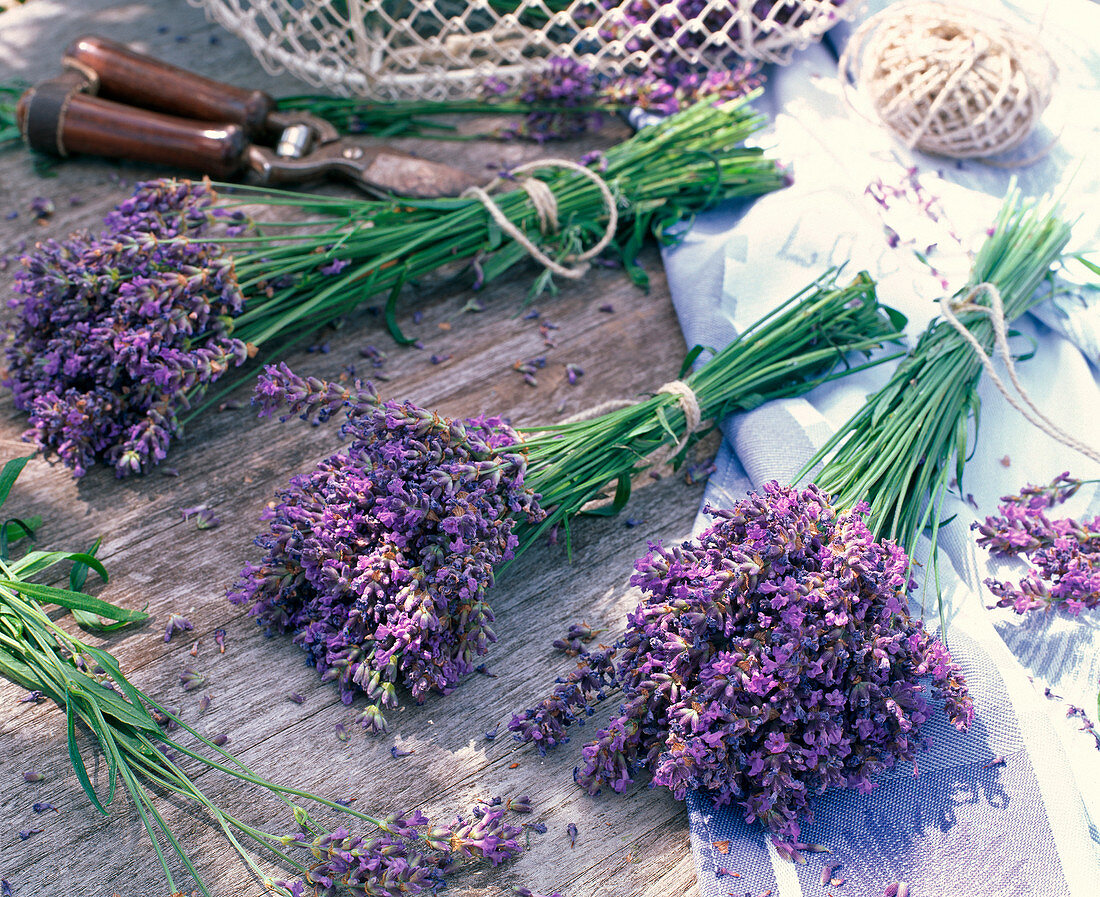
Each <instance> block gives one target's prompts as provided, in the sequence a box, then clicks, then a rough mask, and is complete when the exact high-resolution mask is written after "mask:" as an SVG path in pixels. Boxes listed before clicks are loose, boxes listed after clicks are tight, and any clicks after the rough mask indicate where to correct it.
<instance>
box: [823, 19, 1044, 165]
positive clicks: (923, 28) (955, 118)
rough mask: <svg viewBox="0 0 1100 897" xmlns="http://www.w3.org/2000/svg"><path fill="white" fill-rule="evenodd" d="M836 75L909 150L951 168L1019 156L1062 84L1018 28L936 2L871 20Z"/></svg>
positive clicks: (1032, 39) (1040, 48)
mask: <svg viewBox="0 0 1100 897" xmlns="http://www.w3.org/2000/svg"><path fill="white" fill-rule="evenodd" d="M840 70H841V76H842V77H843V78H844V79H846V81H847V82H848V83H849V84H855V86H856V87H857V89H858V90H859V91H860V92H861V93H862V94H863V95H864V96H865V97H867V99H868V100H869V101H870V103H871V105H872V106H873V107H874V109H875V111H876V112H877V113H878V115H879V117H880V118H881V119H882V121H883V122H884V123H885V124H886V126H887V127H888V128H889V129H890V130H891V131H893V132H894V133H895V134H896V135H897V136H898V137H900V138H901V139H902V140H904V141H905V143H907V144H908V145H909V146H910V147H911V148H915V149H918V150H921V151H923V152H926V153H933V154H935V155H939V156H950V157H951V158H954V159H968V158H980V157H983V156H993V155H996V154H998V153H1003V152H1006V151H1008V150H1011V149H1015V148H1016V147H1017V146H1019V145H1020V144H1021V143H1022V142H1023V141H1024V139H1025V138H1026V137H1027V136H1028V134H1030V133H1031V130H1032V128H1034V126H1035V124H1036V122H1038V120H1039V117H1040V116H1041V115H1042V114H1043V110H1044V109H1046V107H1047V104H1048V103H1049V102H1050V98H1051V93H1052V90H1053V87H1054V80H1055V78H1056V77H1057V74H1058V70H1057V67H1056V66H1055V64H1054V61H1053V60H1052V59H1051V57H1050V55H1049V54H1048V53H1047V52H1046V50H1045V49H1044V48H1043V46H1042V44H1040V43H1039V41H1038V40H1037V39H1036V38H1035V37H1033V36H1032V35H1031V34H1028V33H1027V32H1026V31H1025V30H1024V29H1023V28H1022V27H1020V26H1017V25H1013V24H1010V23H1009V22H1006V21H1003V20H1001V19H996V18H993V17H991V16H988V15H987V14H985V13H983V12H978V11H976V10H973V9H968V8H966V7H959V6H958V5H952V6H948V5H947V4H944V3H937V2H917V3H903V4H900V5H897V6H891V7H888V8H887V9H885V10H883V11H882V12H880V13H878V14H877V15H874V16H872V17H871V18H869V19H868V20H867V21H866V22H864V23H863V24H862V25H861V26H860V27H859V28H858V29H857V30H856V32H855V33H854V34H853V35H852V39H851V40H850V41H849V43H848V46H847V48H846V49H845V51H844V56H843V58H842V59H841V69H840Z"/></svg>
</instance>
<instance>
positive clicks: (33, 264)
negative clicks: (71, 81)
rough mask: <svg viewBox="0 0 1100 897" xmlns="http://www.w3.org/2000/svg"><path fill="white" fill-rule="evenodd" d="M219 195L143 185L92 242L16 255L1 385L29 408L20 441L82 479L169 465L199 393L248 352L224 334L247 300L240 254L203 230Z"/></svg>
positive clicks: (189, 187) (199, 188) (189, 186)
mask: <svg viewBox="0 0 1100 897" xmlns="http://www.w3.org/2000/svg"><path fill="white" fill-rule="evenodd" d="M213 199H214V194H213V191H212V190H210V189H209V188H208V187H206V186H205V185H203V184H201V183H192V182H189V181H170V180H164V181H153V182H150V183H148V184H144V185H142V187H141V188H139V189H138V191H137V192H136V193H135V194H134V195H133V196H132V197H131V198H130V199H128V200H126V201H125V202H124V203H122V204H121V205H119V206H118V207H117V208H116V209H115V210H114V211H113V212H111V213H110V214H109V215H108V216H107V218H106V219H105V224H106V227H105V229H104V230H103V231H101V232H100V233H99V234H98V235H95V236H92V235H89V234H83V235H80V234H78V235H74V236H72V237H70V238H69V239H68V240H66V241H64V242H58V241H55V240H47V241H45V242H42V243H38V244H36V246H35V248H34V250H33V251H32V252H31V253H29V254H27V255H24V256H23V257H22V259H21V263H22V269H21V270H20V271H19V272H18V273H17V274H16V279H15V292H16V293H17V294H18V295H17V296H16V297H15V298H13V299H11V300H9V303H8V304H9V306H10V307H11V308H13V309H15V310H16V311H17V313H18V320H17V321H15V322H14V323H13V324H12V325H11V326H10V328H9V330H10V334H11V337H12V339H11V341H10V342H9V344H8V345H7V347H6V348H5V354H6V356H7V361H8V374H7V379H6V380H4V381H3V382H4V385H5V386H7V387H9V388H10V389H11V390H12V395H13V399H14V401H15V406H16V408H18V409H19V410H21V411H26V412H29V414H30V423H31V429H29V430H27V432H26V433H25V434H24V438H25V439H27V440H28V441H31V442H34V443H35V444H36V445H37V446H38V447H39V448H40V449H41V450H43V451H47V450H53V451H55V452H57V454H58V456H59V457H60V458H61V460H62V461H63V462H64V463H65V464H66V465H67V466H68V467H71V468H72V469H73V474H74V475H75V476H82V475H83V474H84V473H85V472H86V471H87V469H88V468H89V467H90V466H91V465H93V464H94V463H96V461H98V460H103V461H106V462H107V463H108V464H110V465H112V466H113V467H114V469H115V473H116V475H117V476H126V475H128V474H130V473H135V472H140V471H144V470H147V469H148V468H149V467H151V466H153V465H155V464H158V463H159V462H161V461H163V460H164V458H165V455H166V452H167V448H168V444H169V442H170V440H171V439H172V437H173V436H174V435H175V433H176V432H177V430H178V429H179V423H178V420H177V415H178V414H179V413H181V412H182V411H184V410H186V409H187V408H188V407H189V406H190V401H191V398H190V397H193V396H194V395H195V394H197V393H198V392H200V391H201V390H202V389H204V388H205V387H206V386H208V385H209V384H210V383H212V382H213V381H215V380H217V379H218V378H219V377H220V376H221V375H222V374H223V373H225V371H226V370H228V369H229V368H230V367H231V366H235V365H238V364H241V363H242V362H243V361H244V360H245V358H246V357H247V354H248V353H247V348H246V346H245V344H244V343H242V342H241V341H240V340H235V339H232V338H231V337H230V335H229V332H230V325H229V323H228V322H229V319H230V317H231V316H233V315H236V314H239V313H240V311H241V310H242V307H243V297H242V294H241V291H240V289H239V287H238V285H237V282H236V279H235V276H234V273H233V264H232V259H231V257H230V256H229V254H228V252H226V251H225V250H224V249H222V248H221V247H220V246H219V245H218V244H217V243H216V242H204V241H203V240H201V239H196V238H198V237H201V235H202V234H203V233H204V232H205V231H206V230H208V228H209V226H210V224H211V222H212V221H213V220H214V213H213V212H211V211H210V208H209V207H210V205H211V203H212V202H213Z"/></svg>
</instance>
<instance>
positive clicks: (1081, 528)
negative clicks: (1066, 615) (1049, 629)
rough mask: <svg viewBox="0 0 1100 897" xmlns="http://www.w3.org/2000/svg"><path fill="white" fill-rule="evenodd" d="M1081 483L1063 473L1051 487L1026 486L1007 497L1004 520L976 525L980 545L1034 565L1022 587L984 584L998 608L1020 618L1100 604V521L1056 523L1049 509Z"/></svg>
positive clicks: (1002, 510) (1075, 611) (996, 582)
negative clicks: (1025, 614)
mask: <svg viewBox="0 0 1100 897" xmlns="http://www.w3.org/2000/svg"><path fill="white" fill-rule="evenodd" d="M1081 484H1082V481H1081V480H1078V479H1075V478H1073V477H1071V476H1070V475H1069V472H1068V471H1066V472H1065V473H1062V474H1059V475H1058V476H1057V477H1055V478H1054V480H1053V481H1052V482H1051V483H1050V485H1048V486H1032V485H1030V484H1029V485H1027V486H1025V487H1024V488H1023V489H1021V490H1020V494H1019V495H1006V496H1004V497H1003V498H1002V499H1001V504H1000V505H999V506H998V511H999V512H1000V516H995V517H994V516H990V517H986V518H985V522H984V523H977V522H975V523H972V524H971V529H975V530H977V531H978V532H979V533H980V535H979V536H978V544H979V545H981V546H982V547H984V548H988V549H989V550H990V552H992V553H993V554H994V555H997V556H999V557H1014V556H1019V555H1022V556H1023V557H1025V558H1026V559H1027V560H1028V562H1029V563H1030V564H1031V567H1030V568H1029V569H1028V572H1027V575H1026V576H1024V577H1023V578H1022V579H1021V580H1020V581H1019V583H1018V584H1017V585H1013V584H1012V583H1010V582H1002V581H1000V580H997V579H987V580H986V581H985V584H986V585H987V586H988V587H989V590H990V591H991V592H992V593H993V594H994V595H995V596H996V597H997V599H998V600H997V605H996V606H997V607H1011V608H1012V609H1013V610H1015V611H1016V613H1018V614H1022V613H1026V612H1027V611H1029V610H1039V609H1042V610H1052V609H1053V608H1055V607H1061V608H1064V609H1065V610H1067V611H1069V612H1070V613H1071V614H1079V613H1081V611H1082V610H1084V609H1085V608H1093V607H1096V606H1097V605H1098V604H1100V517H1093V518H1092V519H1082V520H1074V519H1071V518H1066V519H1061V520H1051V519H1050V518H1049V517H1047V515H1046V509H1048V508H1052V507H1054V506H1056V505H1060V504H1062V502H1064V501H1066V500H1067V499H1068V498H1070V497H1071V496H1073V495H1074V494H1075V493H1076V492H1077V490H1078V489H1080V488H1081Z"/></svg>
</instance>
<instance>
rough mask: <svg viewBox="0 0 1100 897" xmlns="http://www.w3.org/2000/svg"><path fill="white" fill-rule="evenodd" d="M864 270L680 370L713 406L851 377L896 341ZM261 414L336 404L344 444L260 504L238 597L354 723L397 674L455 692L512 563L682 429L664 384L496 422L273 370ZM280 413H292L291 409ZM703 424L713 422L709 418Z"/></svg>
mask: <svg viewBox="0 0 1100 897" xmlns="http://www.w3.org/2000/svg"><path fill="white" fill-rule="evenodd" d="M895 323H896V322H894V321H893V319H892V318H891V316H890V315H888V314H886V313H885V312H884V310H883V309H882V308H881V307H880V306H879V305H878V304H877V303H876V301H875V298H874V284H873V282H872V281H870V279H869V278H867V277H866V276H865V275H863V276H861V277H858V278H856V280H855V281H854V282H853V283H852V284H850V285H848V286H846V287H838V286H836V284H835V283H834V281H833V275H830V276H829V277H826V278H824V279H823V280H822V281H821V282H819V283H816V284H814V285H812V286H811V287H810V288H808V289H807V290H806V291H804V292H803V293H801V294H799V295H798V296H795V297H794V298H793V299H791V300H790V301H789V302H788V303H786V304H785V305H784V306H783V307H781V308H780V309H778V310H777V311H775V312H774V313H772V314H771V315H769V316H767V317H766V318H765V319H763V320H762V321H760V322H758V323H757V324H756V325H754V327H753V328H752V329H751V330H749V331H747V332H746V333H745V334H743V335H742V336H741V337H740V338H739V339H738V340H736V341H735V342H734V343H732V344H731V345H730V346H729V347H727V348H726V349H724V350H723V351H722V352H720V353H719V354H718V355H716V356H715V357H714V358H713V359H711V360H710V361H709V362H708V363H707V364H705V365H703V366H702V367H701V368H700V369H699V370H698V371H696V372H695V373H694V374H692V375H691V376H690V377H688V378H686V380H685V384H686V388H687V389H689V390H690V391H691V392H692V393H693V394H694V396H695V399H696V401H697V403H698V405H699V408H700V411H701V414H702V417H703V418H711V417H718V416H721V415H723V414H725V413H728V412H729V411H731V410H733V409H745V408H749V407H755V406H756V405H758V404H760V403H762V402H764V401H767V400H768V399H770V398H776V397H779V396H790V395H797V394H800V393H802V392H804V391H805V390H807V389H810V388H812V386H814V385H815V384H817V383H819V382H821V381H822V380H824V379H829V378H830V377H832V376H840V375H842V374H844V373H845V372H846V371H845V365H846V364H847V362H846V361H845V354H846V353H850V352H861V351H862V352H866V351H869V350H870V349H872V348H873V347H875V346H878V345H880V344H881V343H882V342H883V341H884V340H888V339H893V338H895V337H896V336H897V332H896V331H895V329H894V327H895ZM257 401H258V402H259V403H260V405H261V407H262V409H263V412H264V413H271V412H272V411H274V410H276V409H278V408H283V409H285V410H286V411H287V412H288V414H287V415H286V416H287V417H289V416H290V415H293V414H296V413H298V414H301V415H302V416H303V417H306V418H310V419H313V420H320V419H325V418H327V417H329V416H330V415H331V414H333V413H334V412H335V411H337V410H339V409H341V408H343V409H344V412H345V414H346V417H347V423H345V424H344V427H343V431H342V432H343V433H344V435H345V436H350V437H351V440H352V441H351V445H350V446H349V447H348V448H347V449H345V450H344V451H342V452H339V453H337V454H335V455H333V456H332V457H330V458H328V459H326V460H324V461H322V462H321V463H320V464H318V465H317V467H316V468H315V469H314V470H313V471H312V472H310V473H307V474H303V475H301V476H298V477H295V478H294V479H293V480H291V482H290V485H289V487H288V488H287V489H286V490H284V491H283V492H281V493H279V494H278V495H277V504H275V505H274V506H273V507H272V508H271V509H270V510H268V511H267V512H265V517H266V519H268V520H269V521H270V529H269V531H268V532H266V533H264V534H263V535H261V536H260V537H259V538H258V539H257V544H258V545H259V547H260V548H262V549H263V550H264V551H265V556H264V558H263V560H262V561H261V562H260V563H259V564H258V565H249V566H248V567H246V568H245V569H244V571H242V573H241V577H240V580H239V582H238V583H237V584H236V586H234V588H232V589H231V590H230V593H229V598H230V600H231V601H234V602H235V603H238V604H242V605H247V606H248V607H249V612H250V613H251V614H252V615H254V616H255V617H256V618H257V621H258V622H259V623H261V624H263V625H265V626H266V627H268V628H269V629H273V630H278V631H290V632H292V633H294V639H295V641H296V642H297V643H298V644H299V645H301V646H302V648H303V649H305V650H306V651H307V652H308V655H309V661H310V663H312V664H313V665H315V666H316V667H317V669H318V671H319V672H320V673H321V674H322V677H323V678H324V679H326V680H329V681H337V682H338V683H339V686H340V691H341V695H342V697H343V699H344V701H345V702H346V703H351V702H352V700H353V699H354V697H355V695H356V693H357V692H359V691H363V692H365V693H366V695H367V697H368V699H369V701H370V702H371V703H370V704H369V705H368V706H367V708H366V709H365V710H364V711H363V712H362V713H361V714H360V717H359V722H360V723H361V724H362V725H363V726H364V727H365V728H368V729H371V730H381V729H383V728H384V726H385V719H384V716H383V708H385V707H393V706H396V705H397V703H398V695H397V691H396V689H397V686H398V685H404V686H405V687H407V688H408V689H409V690H410V691H411V692H412V695H413V697H414V698H415V699H416V700H418V701H419V700H423V699H424V698H425V697H426V696H427V695H428V694H429V693H431V692H437V693H447V692H448V691H450V690H451V689H452V688H453V687H454V686H455V685H456V684H457V682H458V680H459V679H460V678H461V677H462V676H463V675H465V674H466V673H468V672H470V671H471V670H472V669H473V668H474V665H475V663H476V661H477V658H478V657H479V656H480V655H482V654H484V653H485V651H486V650H487V649H488V646H489V644H490V643H491V642H493V641H494V640H495V635H494V634H493V631H492V623H493V614H492V610H491V608H490V605H489V603H488V601H487V598H486V593H487V591H488V589H489V588H490V587H491V586H492V585H493V582H494V577H495V574H496V572H498V571H499V570H500V568H501V566H502V565H503V564H506V563H507V562H509V561H510V560H511V559H512V558H513V556H514V555H515V554H516V553H518V552H520V551H522V550H524V549H526V548H527V547H529V546H530V545H531V544H533V542H534V541H535V540H536V539H537V538H538V537H539V536H540V535H541V534H543V533H545V532H547V530H548V529H549V528H551V527H555V526H563V527H565V529H566V541H567V543H568V541H569V536H568V523H569V520H570V519H571V518H572V517H573V516H575V515H576V514H578V513H580V512H581V511H582V510H583V509H584V508H585V506H586V505H588V504H589V502H591V501H592V500H593V499H597V498H599V497H601V495H604V493H605V490H606V489H607V487H608V485H609V484H613V485H614V497H613V498H612V500H611V502H610V503H609V504H607V505H605V506H603V507H602V508H601V509H599V511H598V512H599V513H611V512H614V511H617V510H618V509H620V508H621V507H622V506H623V504H624V503H625V502H626V500H627V498H628V496H629V494H630V483H631V480H632V478H634V477H635V476H637V475H638V474H639V473H641V472H643V471H645V470H646V469H647V468H648V467H649V466H650V465H651V464H653V463H654V462H655V461H656V460H659V459H660V457H661V456H667V455H668V452H669V451H670V450H671V451H674V452H680V451H682V450H683V449H684V448H685V446H686V441H687V440H686V436H687V435H689V430H688V417H687V414H686V412H685V409H684V406H683V401H682V398H681V397H680V396H678V395H676V394H670V393H668V392H662V393H659V394H657V395H655V396H653V397H652V398H649V399H646V400H643V401H641V402H638V403H635V404H633V405H630V406H629V407H626V408H621V409H618V410H616V411H612V412H609V413H607V414H604V415H602V416H600V417H596V418H593V419H591V420H586V421H580V422H576V423H567V424H559V425H554V426H548V427H538V428H533V429H530V430H523V431H516V430H513V429H512V428H511V427H509V426H507V425H506V424H505V423H504V422H503V421H502V420H501V419H499V418H476V419H471V420H466V421H452V420H447V419H445V418H441V417H439V416H438V415H435V414H433V413H431V412H429V411H425V410H423V409H421V408H418V407H416V406H415V405H411V404H408V403H398V402H393V401H382V400H381V399H380V398H379V397H378V396H377V394H376V393H375V392H374V390H373V389H372V388H370V387H369V386H360V387H357V388H356V389H348V388H344V387H341V386H338V385H336V384H332V383H327V382H325V381H321V380H315V379H308V380H307V379H303V378H300V377H298V376H296V375H295V374H293V373H292V372H291V371H290V370H289V369H287V368H286V367H285V366H283V367H280V368H274V367H270V368H268V370H267V372H266V373H265V375H264V376H263V377H262V378H261V381H260V384H259V387H258V388H257ZM284 419H286V417H284ZM708 426H709V425H708Z"/></svg>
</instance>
